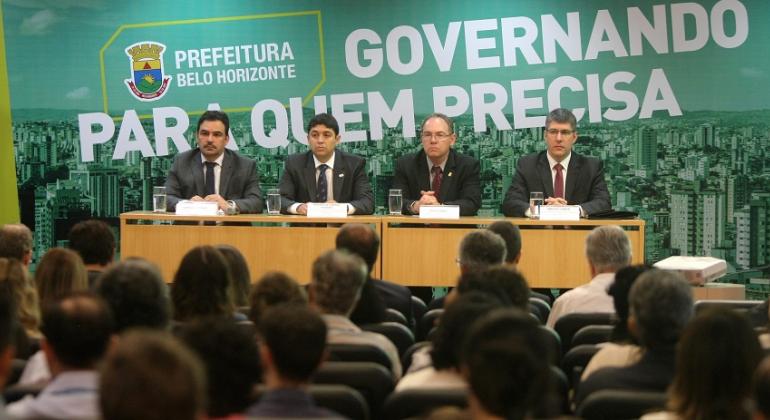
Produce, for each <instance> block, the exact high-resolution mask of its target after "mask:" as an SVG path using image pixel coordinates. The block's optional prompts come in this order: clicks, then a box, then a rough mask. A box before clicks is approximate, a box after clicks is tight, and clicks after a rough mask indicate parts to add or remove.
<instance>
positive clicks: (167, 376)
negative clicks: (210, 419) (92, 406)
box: [99, 330, 206, 420]
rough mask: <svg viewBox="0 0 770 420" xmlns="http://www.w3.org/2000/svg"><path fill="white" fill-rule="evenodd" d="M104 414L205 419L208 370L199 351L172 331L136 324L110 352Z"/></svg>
mask: <svg viewBox="0 0 770 420" xmlns="http://www.w3.org/2000/svg"><path fill="white" fill-rule="evenodd" d="M99 390H100V393H99V394H100V395H99V407H100V408H101V412H102V417H101V418H102V419H104V420H137V419H142V420H167V419H174V420H202V419H204V418H205V413H206V391H205V390H206V374H205V372H204V370H203V365H202V364H201V362H200V360H199V359H198V357H197V356H195V354H193V352H192V351H191V350H189V349H188V348H186V347H185V346H183V345H182V344H181V343H180V342H179V341H178V340H177V339H175V338H174V337H172V336H171V335H169V334H167V333H161V332H157V331H149V330H133V331H129V332H127V333H126V334H125V335H124V336H122V337H121V338H120V340H119V341H118V344H117V345H116V347H115V349H114V351H112V352H110V354H109V355H108V356H107V358H106V360H105V362H104V366H103V367H102V370H101V380H100V382H99Z"/></svg>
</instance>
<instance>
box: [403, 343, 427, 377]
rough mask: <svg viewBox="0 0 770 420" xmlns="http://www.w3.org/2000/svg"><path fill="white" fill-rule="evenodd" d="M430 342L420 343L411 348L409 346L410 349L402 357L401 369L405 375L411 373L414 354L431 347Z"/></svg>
mask: <svg viewBox="0 0 770 420" xmlns="http://www.w3.org/2000/svg"><path fill="white" fill-rule="evenodd" d="M430 345H431V343H430V341H418V342H416V343H414V344H412V345H411V346H409V348H408V349H406V351H405V352H404V355H403V356H401V367H402V368H403V369H404V374H406V372H409V367H410V366H412V357H413V356H414V354H415V353H416V352H417V351H419V350H420V349H422V348H424V347H427V346H430Z"/></svg>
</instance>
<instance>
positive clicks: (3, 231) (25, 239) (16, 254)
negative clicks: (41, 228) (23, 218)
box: [0, 223, 32, 261]
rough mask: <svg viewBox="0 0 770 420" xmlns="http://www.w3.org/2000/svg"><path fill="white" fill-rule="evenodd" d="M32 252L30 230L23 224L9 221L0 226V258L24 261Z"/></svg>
mask: <svg viewBox="0 0 770 420" xmlns="http://www.w3.org/2000/svg"><path fill="white" fill-rule="evenodd" d="M30 252H32V232H31V231H30V230H29V228H28V227H27V226H25V225H23V224H20V223H18V224H13V223H9V224H6V225H3V226H2V227H0V258H14V259H17V260H19V261H24V259H25V257H26V256H27V255H28V254H29V253H30Z"/></svg>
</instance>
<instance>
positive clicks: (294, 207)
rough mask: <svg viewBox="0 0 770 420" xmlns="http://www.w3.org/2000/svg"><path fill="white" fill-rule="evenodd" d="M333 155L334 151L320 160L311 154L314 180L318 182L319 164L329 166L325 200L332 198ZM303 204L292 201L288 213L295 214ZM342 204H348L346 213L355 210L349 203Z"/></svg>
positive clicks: (351, 212) (334, 154)
mask: <svg viewBox="0 0 770 420" xmlns="http://www.w3.org/2000/svg"><path fill="white" fill-rule="evenodd" d="M335 156H336V153H332V157H330V158H329V160H327V161H326V162H321V161H320V160H318V158H317V157H315V155H313V163H314V164H315V179H316V182H318V176H319V175H320V173H321V170H320V169H318V167H319V166H321V165H324V164H325V165H326V166H328V167H329V168H328V169H326V188H327V190H326V191H327V194H326V199H327V200H330V199H333V198H334V157H335ZM310 199H311V201H312V200H313V197H311V198H310ZM303 204H305V203H294V204H292V205H291V206H289V213H291V214H297V208H299V206H301V205H303ZM343 204H347V206H348V214H353V213H355V212H356V208H355V207H353V206H352V205H351V204H350V203H343Z"/></svg>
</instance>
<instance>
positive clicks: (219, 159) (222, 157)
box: [201, 152, 225, 166]
mask: <svg viewBox="0 0 770 420" xmlns="http://www.w3.org/2000/svg"><path fill="white" fill-rule="evenodd" d="M224 160H225V152H222V154H221V155H219V157H218V158H216V159H214V162H216V164H217V165H219V166H222V162H223V161H224ZM201 164H202V165H205V164H206V156H203V153H201Z"/></svg>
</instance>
